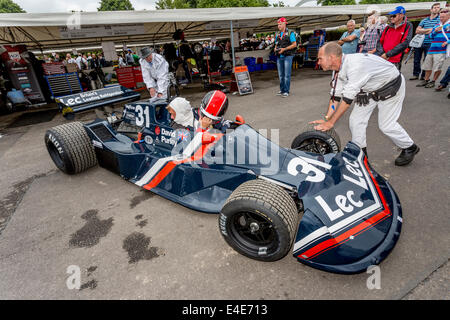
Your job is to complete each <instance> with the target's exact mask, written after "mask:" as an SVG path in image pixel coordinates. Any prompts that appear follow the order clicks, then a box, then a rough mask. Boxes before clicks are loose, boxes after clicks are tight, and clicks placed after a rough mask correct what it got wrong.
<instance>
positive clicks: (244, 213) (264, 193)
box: [219, 179, 298, 261]
mask: <svg viewBox="0 0 450 320" xmlns="http://www.w3.org/2000/svg"><path fill="white" fill-rule="evenodd" d="M297 220H298V211H297V207H296V205H295V203H294V200H293V199H292V198H291V196H290V195H289V194H288V193H287V192H286V191H285V190H284V189H283V188H281V187H279V186H277V185H275V184H273V183H270V182H268V181H265V180H261V179H256V180H251V181H247V182H245V183H243V184H241V185H240V186H239V187H238V188H237V189H236V190H235V191H233V193H232V194H231V195H230V197H229V198H228V200H227V201H226V203H225V205H224V206H223V208H222V211H221V212H220V216H219V227H220V231H221V233H222V236H223V238H224V239H225V241H226V242H227V243H228V244H229V245H230V246H231V247H232V248H233V249H234V250H236V251H237V252H239V253H241V254H242V255H244V256H247V257H249V258H252V259H255V260H261V261H276V260H279V259H281V258H283V257H284V256H285V255H286V254H287V253H288V252H289V249H290V248H291V246H292V243H293V241H294V237H295V232H296V227H297Z"/></svg>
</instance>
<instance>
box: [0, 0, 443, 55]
mask: <svg viewBox="0 0 450 320" xmlns="http://www.w3.org/2000/svg"><path fill="white" fill-rule="evenodd" d="M433 3H434V2H418V3H401V4H380V5H376V6H375V5H354V6H317V7H281V8H279V7H277V8H273V7H257V8H254V7H250V8H210V9H174V10H143V11H110V12H81V13H13V14H1V15H0V17H1V19H0V45H6V44H19V43H20V44H25V45H27V46H28V47H29V48H30V49H34V50H36V49H37V50H44V49H56V48H67V49H68V50H71V49H72V48H77V47H83V46H84V47H86V46H94V45H100V44H101V43H102V42H104V41H114V42H115V43H117V44H121V43H126V44H127V45H135V44H138V43H144V42H145V43H161V42H164V41H170V40H172V35H173V33H174V32H175V30H177V29H181V30H183V31H184V33H185V36H186V39H187V40H191V39H195V38H209V37H219V36H226V35H229V34H230V21H233V29H234V31H244V32H245V31H249V32H251V33H259V32H270V31H276V30H277V27H276V25H277V23H276V20H277V19H278V18H279V17H286V19H287V20H288V26H289V28H291V29H297V28H301V29H302V31H306V30H313V29H316V28H325V27H334V26H339V25H343V24H345V22H346V21H347V20H349V19H350V18H351V19H354V20H356V21H357V22H362V20H363V18H364V17H365V16H367V14H368V13H370V12H371V11H372V10H374V9H376V10H377V11H379V12H380V13H381V14H386V13H387V12H390V11H392V10H393V9H394V8H395V7H396V6H397V5H402V6H403V7H405V8H406V10H407V15H408V17H409V18H411V17H423V16H426V15H428V14H429V9H430V8H431V5H432V4H433ZM441 5H442V6H443V5H445V2H442V3H441Z"/></svg>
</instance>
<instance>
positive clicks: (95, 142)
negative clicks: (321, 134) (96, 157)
mask: <svg viewBox="0 0 450 320" xmlns="http://www.w3.org/2000/svg"><path fill="white" fill-rule="evenodd" d="M92 144H93V145H94V147H97V148H100V149H103V144H102V143H101V142H99V141H97V140H92Z"/></svg>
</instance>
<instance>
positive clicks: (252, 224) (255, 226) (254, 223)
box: [250, 222, 259, 233]
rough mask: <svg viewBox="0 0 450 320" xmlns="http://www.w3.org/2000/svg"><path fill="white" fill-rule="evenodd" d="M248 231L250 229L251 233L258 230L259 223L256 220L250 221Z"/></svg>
mask: <svg viewBox="0 0 450 320" xmlns="http://www.w3.org/2000/svg"><path fill="white" fill-rule="evenodd" d="M250 231H251V232H252V233H256V232H258V231H259V224H258V223H256V222H252V223H250Z"/></svg>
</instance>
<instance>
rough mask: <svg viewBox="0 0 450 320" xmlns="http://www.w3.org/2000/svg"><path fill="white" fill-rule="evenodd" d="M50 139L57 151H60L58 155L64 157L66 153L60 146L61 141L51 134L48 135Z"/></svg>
mask: <svg viewBox="0 0 450 320" xmlns="http://www.w3.org/2000/svg"><path fill="white" fill-rule="evenodd" d="M48 139H49V140H50V141H51V142H52V143H53V145H54V146H55V148H56V150H58V153H59V154H60V155H62V154H63V153H64V151H63V149H62V147H61V145H60V144H59V141H58V140H56V138H55V137H54V136H53V135H52V134H51V133H50V134H49V135H48Z"/></svg>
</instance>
